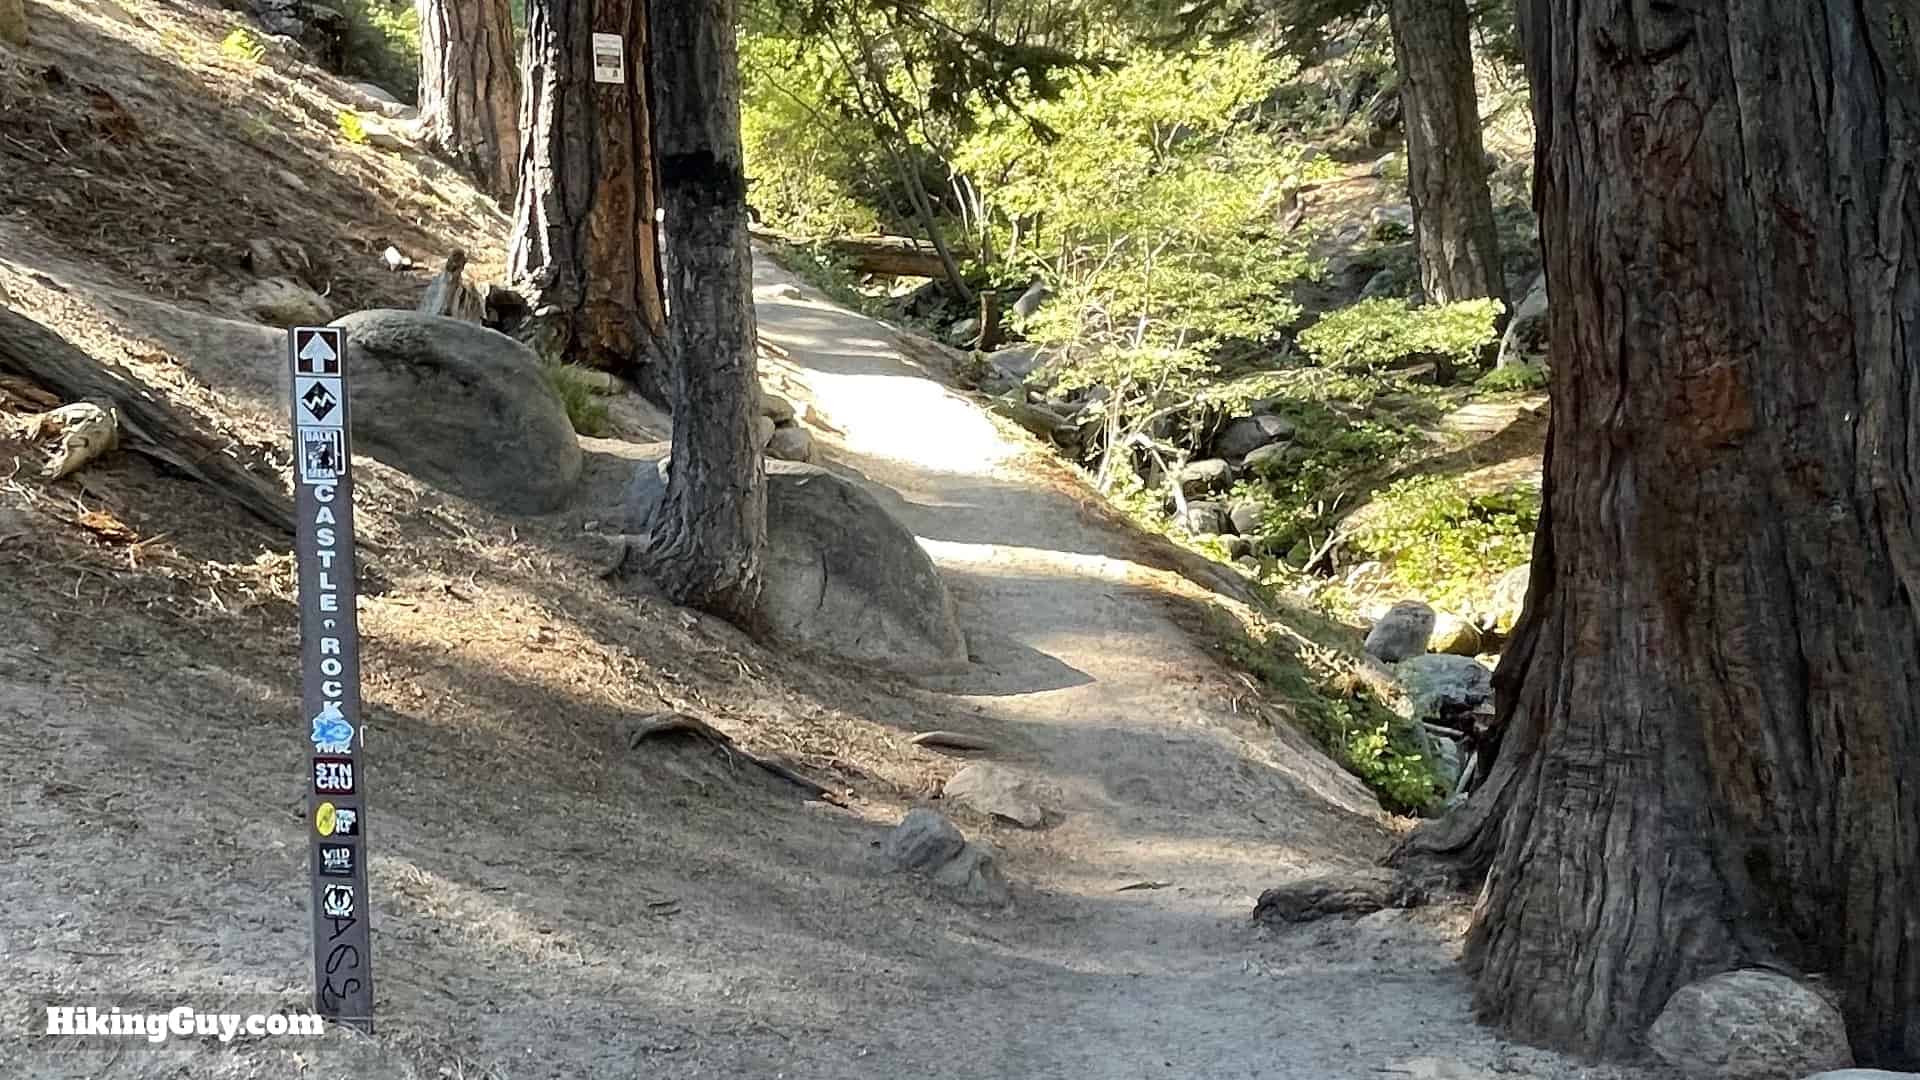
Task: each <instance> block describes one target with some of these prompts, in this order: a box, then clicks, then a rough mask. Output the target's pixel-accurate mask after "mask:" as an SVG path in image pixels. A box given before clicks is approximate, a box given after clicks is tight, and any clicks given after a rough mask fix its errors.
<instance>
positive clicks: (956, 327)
mask: <svg viewBox="0 0 1920 1080" xmlns="http://www.w3.org/2000/svg"><path fill="white" fill-rule="evenodd" d="M979 336H980V320H979V319H961V320H960V321H959V322H957V323H954V324H953V325H952V326H950V327H948V328H947V340H948V341H951V342H953V343H954V344H955V345H965V344H967V343H969V342H971V341H972V340H973V339H974V338H977V337H979Z"/></svg>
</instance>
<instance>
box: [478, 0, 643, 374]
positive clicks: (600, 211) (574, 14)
mask: <svg viewBox="0 0 1920 1080" xmlns="http://www.w3.org/2000/svg"><path fill="white" fill-rule="evenodd" d="M527 14H528V18H527V52H526V57H527V85H526V88H525V97H524V100H523V103H522V108H521V123H520V130H521V132H522V133H523V135H524V138H525V145H524V147H523V148H522V150H521V153H520V191H519V196H518V198H517V200H516V202H515V206H514V228H513V242H512V247H511V249H510V251H509V252H508V276H509V278H510V279H511V280H512V282H513V283H514V285H515V287H516V288H517V289H518V290H519V291H520V292H521V293H523V294H524V295H525V296H526V297H527V299H528V302H529V303H530V304H531V305H532V307H533V310H534V318H533V319H532V320H531V325H530V327H529V329H528V330H527V331H526V332H525V333H524V336H526V337H527V338H528V339H529V340H530V341H531V343H532V344H533V346H534V348H535V350H536V351H538V352H539V353H541V355H543V356H546V357H548V358H551V359H563V360H569V361H572V362H575V363H580V364H585V365H587V366H590V367H596V368H600V369H602V370H606V371H611V372H614V373H616V374H619V375H622V376H624V377H627V378H629V379H631V380H632V381H634V382H636V383H638V384H639V385H640V386H641V387H642V388H643V389H657V388H658V386H659V379H658V377H657V371H656V370H654V362H655V361H657V360H658V359H659V358H660V357H661V356H662V355H663V348H664V337H665V333H666V298H665V293H664V291H663V289H662V284H661V269H660V251H659V245H658V243H657V240H656V236H657V233H656V231H655V229H654V221H655V211H656V209H657V208H658V202H657V198H656V194H655V192H656V180H655V176H654V164H653V153H652V148H651V142H650V137H649V133H650V131H651V130H652V124H651V102H650V100H649V96H648V94H649V91H648V83H649V80H648V77H647V72H646V58H647V55H648V50H647V48H646V41H647V25H646V0H532V2H531V3H530V4H529V5H528V13H527ZM595 32H599V33H603V34H616V35H619V36H620V38H621V39H622V40H623V41H624V42H625V47H626V57H625V63H624V64H623V65H622V74H621V79H620V81H618V82H612V83H596V82H595V81H594V72H593V34H594V33H595Z"/></svg>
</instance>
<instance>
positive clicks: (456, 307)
mask: <svg viewBox="0 0 1920 1080" xmlns="http://www.w3.org/2000/svg"><path fill="white" fill-rule="evenodd" d="M466 269H467V253H466V252H464V251H455V252H454V253H453V254H451V255H449V256H447V265H446V267H445V268H444V269H442V270H441V271H440V272H439V273H438V274H435V275H434V276H433V280H432V281H429V282H427V291H426V294H425V295H424V296H422V297H421V298H420V308H419V310H420V312H421V314H424V315H440V316H444V317H446V318H449V319H459V320H461V321H462V322H472V323H478V322H484V321H485V318H484V316H485V314H486V303H485V302H484V301H483V300H481V299H480V290H478V289H476V288H474V287H473V286H471V285H469V284H467V283H466V281H465V280H463V275H464V274H465V273H466Z"/></svg>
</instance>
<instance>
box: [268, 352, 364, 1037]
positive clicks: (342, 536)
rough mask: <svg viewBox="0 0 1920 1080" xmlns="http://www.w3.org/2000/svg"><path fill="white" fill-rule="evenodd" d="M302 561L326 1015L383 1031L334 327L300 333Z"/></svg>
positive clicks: (296, 400)
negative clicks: (377, 1019)
mask: <svg viewBox="0 0 1920 1080" xmlns="http://www.w3.org/2000/svg"><path fill="white" fill-rule="evenodd" d="M287 353H288V366H289V367H290V368H291V369H292V400H291V401H290V402H288V405H289V408H290V419H291V420H292V421H293V459H294V478H295V483H294V485H293V487H294V508H295V512H296V514H297V516H298V528H297V529H296V531H295V533H294V563H295V565H296V567H297V568H298V572H299V578H300V706H301V711H300V716H299V730H300V741H301V744H302V746H303V747H304V748H305V750H306V753H307V755H308V757H307V763H308V764H307V769H308V782H307V790H308V797H307V799H308V801H307V813H308V817H309V819H310V820H311V821H312V822H313V831H312V832H311V833H309V834H308V842H307V847H308V856H307V861H308V867H309V871H308V890H309V891H308V895H309V896H310V897H311V898H312V900H311V902H312V905H313V906H312V918H313V980H314V991H313V996H314V1006H315V1011H316V1012H319V1013H320V1014H321V1015H323V1016H326V1017H328V1018H329V1019H331V1020H333V1021H334V1022H335V1023H340V1024H347V1025H350V1026H352V1027H357V1028H360V1029H362V1030H364V1031H371V1030H373V950H372V938H371V934H370V933H369V929H370V928H369V919H368V916H369V914H370V912H369V910H368V909H369V907H370V905H369V903H368V891H367V851H366V844H367V837H366V796H367V788H366V784H367V778H366V767H367V762H366V722H365V719H364V718H363V717H362V716H361V713H360V627H359V622H358V620H357V618H356V617H355V612H354V598H355V583H354V560H353V448H352V435H351V429H350V428H349V426H348V423H347V414H348V412H349V411H350V410H351V406H350V404H349V402H348V394H347V383H348V378H347V366H348V365H347V348H346V340H345V338H344V337H343V335H342V334H341V332H340V331H339V330H338V329H337V328H335V327H331V326H300V327H295V328H294V329H293V331H292V332H291V333H290V334H289V335H288V337H287Z"/></svg>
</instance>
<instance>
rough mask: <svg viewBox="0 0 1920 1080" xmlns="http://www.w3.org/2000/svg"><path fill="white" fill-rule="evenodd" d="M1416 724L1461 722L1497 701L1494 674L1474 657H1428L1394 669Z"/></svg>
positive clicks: (1417, 657)
mask: <svg viewBox="0 0 1920 1080" xmlns="http://www.w3.org/2000/svg"><path fill="white" fill-rule="evenodd" d="M1394 671H1395V673H1396V674H1397V675H1398V676H1399V678H1400V684H1401V685H1402V686H1404V687H1406V690H1407V701H1408V704H1410V705H1411V706H1412V707H1413V716H1414V719H1416V720H1438V721H1453V722H1454V723H1452V724H1451V725H1450V726H1454V727H1460V728H1462V729H1463V730H1464V725H1461V724H1459V723H1458V721H1459V720H1460V719H1461V718H1463V717H1467V716H1471V715H1472V714H1473V712H1474V710H1476V709H1478V708H1479V707H1480V706H1482V705H1485V704H1486V703H1487V702H1489V701H1492V700H1493V672H1491V671H1488V670H1487V666H1486V665H1485V664H1482V663H1481V662H1480V661H1478V660H1475V659H1474V658H1473V657H1471V656H1452V655H1448V654H1443V653H1428V654H1426V655H1425V656H1415V657H1410V658H1408V659H1406V660H1403V661H1401V662H1400V663H1398V664H1396V665H1394Z"/></svg>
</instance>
